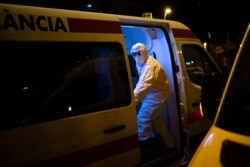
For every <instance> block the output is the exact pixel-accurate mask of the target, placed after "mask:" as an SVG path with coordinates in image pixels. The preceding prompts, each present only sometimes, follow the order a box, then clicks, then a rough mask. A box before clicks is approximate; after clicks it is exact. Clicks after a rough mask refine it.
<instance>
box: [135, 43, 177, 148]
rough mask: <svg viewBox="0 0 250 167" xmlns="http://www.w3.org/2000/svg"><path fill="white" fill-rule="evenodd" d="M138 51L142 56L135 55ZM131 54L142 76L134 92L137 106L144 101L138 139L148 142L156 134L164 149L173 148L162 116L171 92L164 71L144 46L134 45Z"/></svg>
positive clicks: (140, 110)
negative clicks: (162, 142) (160, 139)
mask: <svg viewBox="0 0 250 167" xmlns="http://www.w3.org/2000/svg"><path fill="white" fill-rule="evenodd" d="M136 52H140V53H139V55H135V54H134V53H136ZM131 54H132V55H133V57H134V59H135V61H136V67H137V70H138V74H139V80H138V82H137V84H136V87H135V89H134V96H135V102H136V104H139V103H140V102H141V107H140V109H139V111H138V114H137V124H138V136H139V140H140V141H143V140H147V139H149V138H150V137H153V135H154V134H155V133H156V134H157V135H159V136H160V137H161V138H162V139H163V141H164V144H165V147H166V148H170V147H172V146H173V140H172V137H171V135H170V133H169V132H168V130H167V128H166V125H165V122H164V119H163V118H162V115H161V111H162V110H163V108H164V105H165V102H166V100H167V98H168V96H169V93H170V92H169V85H168V80H167V77H166V75H165V72H164V70H163V68H162V66H161V65H160V63H159V62H158V61H157V60H155V59H154V58H153V57H150V56H149V55H148V53H147V49H146V47H145V45H144V44H142V43H137V44H135V45H133V47H132V49H131Z"/></svg>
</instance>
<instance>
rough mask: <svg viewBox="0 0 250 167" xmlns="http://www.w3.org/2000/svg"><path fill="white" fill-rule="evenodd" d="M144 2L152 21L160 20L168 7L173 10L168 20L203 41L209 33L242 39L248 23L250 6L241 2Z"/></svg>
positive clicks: (197, 0)
mask: <svg viewBox="0 0 250 167" xmlns="http://www.w3.org/2000/svg"><path fill="white" fill-rule="evenodd" d="M216 1H217V2H216ZM146 2H147V6H146V8H147V9H148V10H151V11H152V12H153V16H154V17H159V18H163V13H164V11H163V9H162V8H163V7H165V6H169V7H170V8H172V13H171V14H170V15H169V16H168V17H167V18H168V19H171V20H177V21H181V22H183V23H185V24H186V25H187V26H189V27H190V28H191V29H192V30H193V31H194V32H195V33H196V34H197V35H198V36H199V37H200V38H202V39H205V38H206V37H207V32H209V31H210V32H213V33H233V34H236V35H238V36H240V37H242V36H243V34H244V32H245V30H246V27H247V25H248V23H250V5H248V4H247V1H243V0H238V1H224V2H223V1H220V0H214V1H211V0H153V1H149V0H148V1H146ZM152 6H154V7H153V8H152Z"/></svg>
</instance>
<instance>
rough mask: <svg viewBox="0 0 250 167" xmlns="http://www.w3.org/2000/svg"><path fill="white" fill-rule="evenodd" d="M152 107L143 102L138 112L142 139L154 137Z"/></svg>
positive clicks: (139, 133) (140, 138)
mask: <svg viewBox="0 0 250 167" xmlns="http://www.w3.org/2000/svg"><path fill="white" fill-rule="evenodd" d="M151 112H152V110H151V108H150V107H149V106H148V105H145V104H144V103H142V104H141V107H140V110H139V111H138V114H137V126H138V137H139V140H140V141H143V140H147V139H149V138H150V137H152V133H153V124H152V119H151Z"/></svg>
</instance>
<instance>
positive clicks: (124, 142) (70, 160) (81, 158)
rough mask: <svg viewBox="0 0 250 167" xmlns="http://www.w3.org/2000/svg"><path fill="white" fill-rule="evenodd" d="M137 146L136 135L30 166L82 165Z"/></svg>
mask: <svg viewBox="0 0 250 167" xmlns="http://www.w3.org/2000/svg"><path fill="white" fill-rule="evenodd" d="M137 148H139V141H138V135H137V134H134V135H131V136H128V137H125V138H122V139H119V140H115V141H112V142H108V143H104V144H101V145H97V146H94V147H91V148H86V149H84V150H79V151H76V152H73V153H70V154H67V155H63V156H60V157H56V158H53V159H49V160H46V161H43V162H39V163H37V164H34V165H32V166H36V167H39V166H83V165H89V164H91V163H93V162H96V161H100V160H103V159H105V158H109V157H112V156H115V155H118V154H122V153H123V152H126V151H130V150H133V149H137Z"/></svg>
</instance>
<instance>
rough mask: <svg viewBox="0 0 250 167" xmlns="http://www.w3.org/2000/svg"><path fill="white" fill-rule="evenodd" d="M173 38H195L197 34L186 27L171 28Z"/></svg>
mask: <svg viewBox="0 0 250 167" xmlns="http://www.w3.org/2000/svg"><path fill="white" fill-rule="evenodd" d="M172 31H173V34H174V37H175V38H197V36H196V35H195V34H194V33H193V32H192V31H191V30H188V29H178V28H173V29H172Z"/></svg>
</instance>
